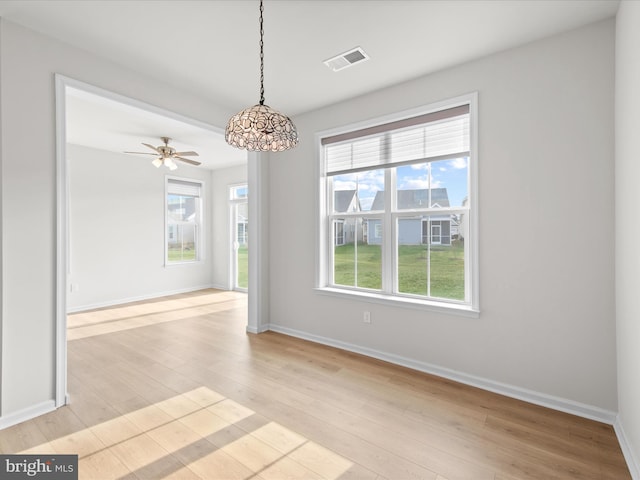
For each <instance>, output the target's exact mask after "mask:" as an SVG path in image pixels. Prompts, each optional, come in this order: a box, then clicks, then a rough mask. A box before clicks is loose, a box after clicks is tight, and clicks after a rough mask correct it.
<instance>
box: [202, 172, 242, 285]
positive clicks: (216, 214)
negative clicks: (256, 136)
mask: <svg viewBox="0 0 640 480" xmlns="http://www.w3.org/2000/svg"><path fill="white" fill-rule="evenodd" d="M241 183H247V166H246V165H243V166H240V167H230V168H223V169H220V170H215V171H214V172H213V175H212V187H211V190H212V192H211V195H212V202H213V205H212V209H213V219H214V225H215V226H214V230H213V232H212V239H213V242H212V255H213V265H214V270H213V279H212V281H213V285H214V286H215V287H216V288H223V289H227V290H230V289H232V288H233V285H232V282H231V278H230V276H229V273H230V269H231V265H230V259H231V257H230V252H231V232H230V231H229V227H230V225H231V217H230V209H229V186H230V185H238V184H241ZM249 194H251V192H249ZM249 222H251V220H249ZM249 228H251V227H249Z"/></svg>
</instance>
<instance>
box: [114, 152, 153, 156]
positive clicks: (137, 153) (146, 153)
mask: <svg viewBox="0 0 640 480" xmlns="http://www.w3.org/2000/svg"><path fill="white" fill-rule="evenodd" d="M123 153H135V154H136V155H154V156H155V155H158V154H157V153H148V152H123Z"/></svg>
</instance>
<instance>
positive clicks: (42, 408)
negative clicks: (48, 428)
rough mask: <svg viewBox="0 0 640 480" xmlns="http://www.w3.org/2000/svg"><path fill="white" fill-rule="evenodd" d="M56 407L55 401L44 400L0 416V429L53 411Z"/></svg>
mask: <svg viewBox="0 0 640 480" xmlns="http://www.w3.org/2000/svg"><path fill="white" fill-rule="evenodd" d="M56 408H57V407H56V402H55V401H54V400H47V401H46V402H42V403H38V404H37V405H33V406H31V407H27V408H23V409H22V410H18V411H17V412H13V413H10V414H9V415H5V416H4V417H0V430H3V429H5V428H9V427H12V426H14V425H17V424H19V423H22V422H26V421H27V420H31V419H32V418H36V417H39V416H40V415H44V414H45V413H49V412H53V411H54V410H55V409H56Z"/></svg>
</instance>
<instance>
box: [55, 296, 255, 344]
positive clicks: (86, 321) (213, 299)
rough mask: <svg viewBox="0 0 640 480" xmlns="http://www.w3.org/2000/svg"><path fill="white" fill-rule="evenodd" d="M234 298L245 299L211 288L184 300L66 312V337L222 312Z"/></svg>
mask: <svg viewBox="0 0 640 480" xmlns="http://www.w3.org/2000/svg"><path fill="white" fill-rule="evenodd" d="M237 302H244V303H246V299H245V298H243V297H239V295H238V294H237V293H235V292H215V293H211V294H207V295H202V296H201V297H199V298H197V297H196V298H195V299H194V298H193V297H190V298H189V301H188V302H186V301H184V300H183V299H181V298H174V297H169V299H167V300H162V301H157V302H145V303H132V304H131V303H129V304H124V305H123V306H121V307H109V308H105V309H98V310H89V311H86V312H78V313H72V314H69V315H68V316H67V340H69V341H71V340H77V339H80V338H87V337H94V336H97V335H104V334H107V333H114V332H119V331H123V330H130V329H133V328H139V327H145V326H149V325H156V324H158V323H163V322H171V321H175V320H181V319H185V318H191V317H197V316H199V315H207V314H211V313H218V312H223V311H227V310H230V309H232V308H236V307H237ZM194 303H195V304H196V305H194Z"/></svg>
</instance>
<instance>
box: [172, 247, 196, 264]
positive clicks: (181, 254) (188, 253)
mask: <svg viewBox="0 0 640 480" xmlns="http://www.w3.org/2000/svg"><path fill="white" fill-rule="evenodd" d="M167 257H168V260H169V261H170V262H193V261H194V260H195V259H196V250H195V248H190V249H189V248H185V249H184V250H183V249H181V248H177V247H176V248H169V251H168V252H167Z"/></svg>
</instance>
